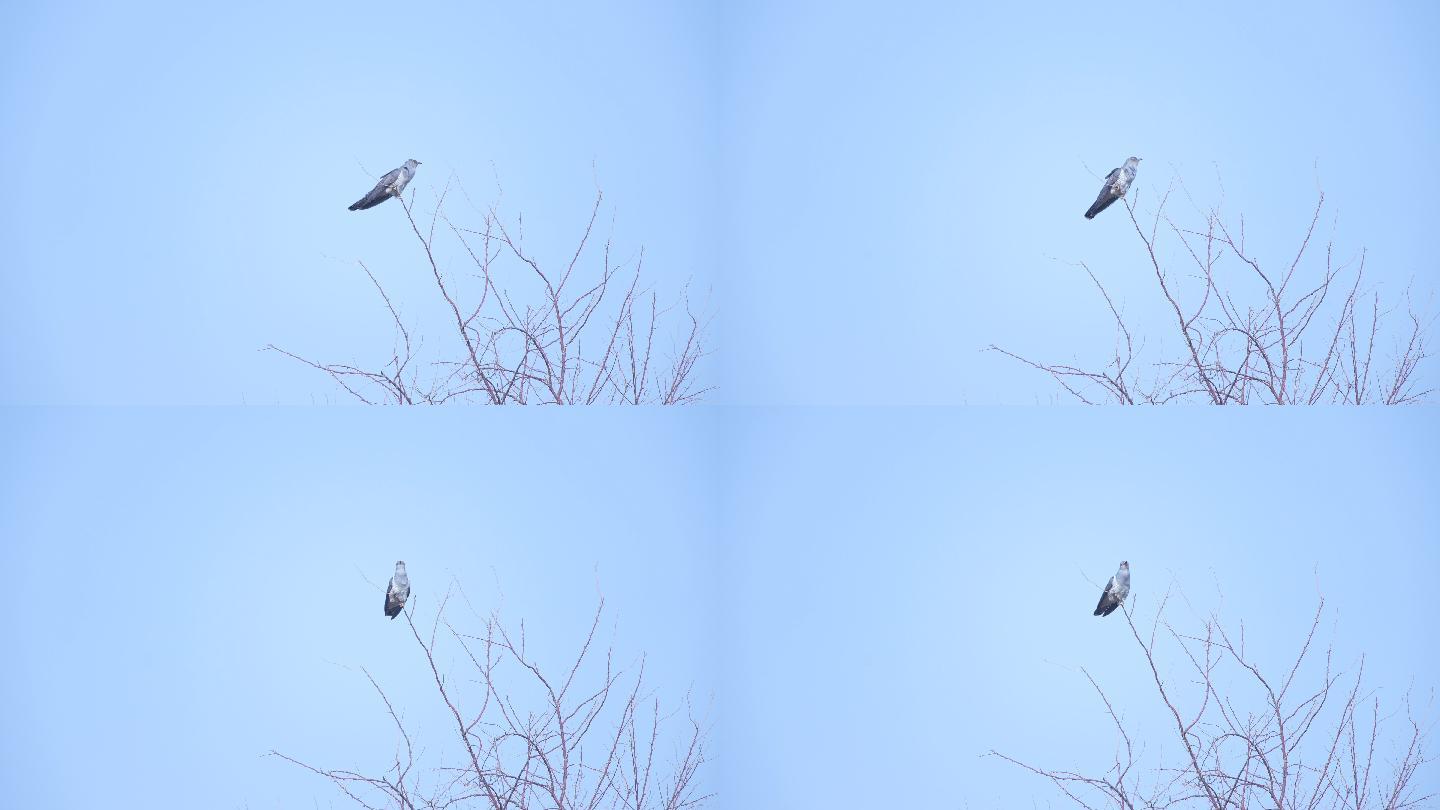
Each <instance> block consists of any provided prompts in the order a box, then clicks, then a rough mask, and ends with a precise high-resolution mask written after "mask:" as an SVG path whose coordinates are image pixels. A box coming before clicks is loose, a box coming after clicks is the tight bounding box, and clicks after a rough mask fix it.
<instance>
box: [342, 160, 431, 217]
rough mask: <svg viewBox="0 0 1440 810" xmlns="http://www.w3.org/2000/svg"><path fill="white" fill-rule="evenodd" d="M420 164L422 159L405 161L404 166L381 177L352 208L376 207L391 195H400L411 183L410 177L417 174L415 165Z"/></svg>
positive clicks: (357, 209) (353, 209)
mask: <svg viewBox="0 0 1440 810" xmlns="http://www.w3.org/2000/svg"><path fill="white" fill-rule="evenodd" d="M419 165H420V161H418V160H415V159H414V158H411V159H410V160H407V161H405V165H404V166H401V167H400V168H398V169H395V170H394V171H392V172H390V173H389V174H386V175H385V176H384V177H382V178H380V182H378V183H376V184H375V188H372V189H370V193H369V194H366V195H365V196H364V197H361V198H360V199H358V200H356V201H355V204H354V205H352V206H350V210H351V211H364V210H365V209H366V208H374V207H375V206H377V205H379V204H380V203H382V202H385V201H386V200H388V199H390V198H391V197H399V196H400V192H402V191H404V190H405V186H407V185H408V184H409V183H410V178H412V177H414V176H415V167H416V166H419Z"/></svg>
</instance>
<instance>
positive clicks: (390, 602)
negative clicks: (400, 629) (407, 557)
mask: <svg viewBox="0 0 1440 810" xmlns="http://www.w3.org/2000/svg"><path fill="white" fill-rule="evenodd" d="M409 598H410V577H408V576H406V575H405V561H404V560H396V562H395V576H393V577H390V587H389V588H388V589H386V591H385V615H386V616H389V617H390V618H391V619H394V618H395V617H396V616H399V615H400V611H401V610H402V609H404V607H405V600H406V599H409Z"/></svg>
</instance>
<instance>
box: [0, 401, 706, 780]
mask: <svg viewBox="0 0 1440 810" xmlns="http://www.w3.org/2000/svg"><path fill="white" fill-rule="evenodd" d="M712 422H713V415H711V414H706V413H703V412H701V411H697V410H687V411H683V412H672V411H649V412H641V411H634V412H626V413H615V412H610V413H604V412H598V411H595V412H590V413H589V414H588V415H587V414H586V413H582V412H580V411H575V412H573V413H568V414H564V415H562V414H559V413H541V412H539V411H510V412H507V415H506V416H502V417H501V418H500V419H498V420H489V421H487V422H486V424H485V425H483V426H482V425H479V424H477V423H476V422H475V421H474V420H473V419H471V418H469V417H468V416H466V413H465V412H462V411H455V412H452V413H449V414H448V417H447V416H446V415H444V414H438V413H437V414H433V415H431V416H430V417H427V418H425V419H419V420H417V419H415V418H413V417H407V416H402V415H401V414H400V413H399V412H395V418H375V416H372V415H370V414H369V413H368V412H366V413H362V412H359V411H355V410H349V409H347V410H344V411H340V412H327V413H324V414H322V413H320V412H317V411H309V410H293V409H284V410H269V411H256V410H253V409H251V410H241V409H226V410H215V409H204V410H194V411H174V410H158V411H135V410H124V409H122V410H114V411H107V412H103V413H97V412H94V411H88V410H55V409H52V410H47V411H40V412H36V411H14V410H11V411H7V412H6V413H5V419H4V421H3V427H0V447H3V458H4V459H5V462H4V463H3V464H0V538H3V539H4V542H3V543H0V570H3V571H5V572H6V573H5V579H6V582H7V583H8V585H9V588H10V589H11V590H10V591H9V592H8V594H7V605H8V618H7V620H6V621H5V623H4V629H3V630H0V645H3V649H4V650H5V651H6V652H5V666H4V667H0V717H4V718H5V719H4V722H3V723H0V728H3V731H0V786H3V792H4V794H5V796H6V800H5V802H6V805H7V806H16V807H56V808H60V807H65V808H81V807H141V806H144V807H196V806H204V807H217V808H219V807H224V808H241V807H251V808H262V807H266V808H282V807H312V806H319V807H345V806H351V805H349V803H348V800H345V799H344V797H343V796H340V795H339V793H338V792H337V791H335V790H334V788H333V787H332V786H331V785H330V784H329V783H328V782H326V781H325V780H323V779H321V778H319V777H317V776H314V775H311V774H308V773H305V772H303V771H301V770H300V769H299V768H298V767H296V766H294V765H291V764H288V763H285V762H283V761H280V760H277V759H274V758H270V757H265V756H264V754H265V753H266V752H268V751H269V750H271V749H278V750H280V751H282V752H284V753H287V754H289V755H292V756H295V757H297V758H300V759H302V760H305V761H309V762H312V763H314V764H316V765H318V766H325V767H335V768H353V769H355V770H361V771H367V772H371V773H374V772H378V771H383V770H384V769H385V765H386V758H387V757H390V756H393V754H394V751H395V736H394V730H393V727H392V726H391V725H390V720H389V718H388V717H387V716H386V715H385V707H384V705H383V704H382V703H380V701H379V698H378V697H377V696H376V695H375V693H374V691H373V689H372V688H371V686H370V684H369V683H368V682H367V681H366V680H365V678H364V675H363V674H362V673H361V672H360V670H359V668H360V667H366V668H368V669H369V670H370V672H371V674H373V675H374V676H375V678H376V680H377V681H379V682H380V683H381V684H382V685H383V686H384V687H385V688H386V689H387V691H388V693H389V695H390V697H391V699H392V701H394V702H395V703H396V706H397V708H398V709H399V710H400V711H401V712H402V713H403V714H404V716H405V717H406V719H407V721H409V722H410V723H411V730H412V733H414V734H415V735H416V738H417V739H418V740H420V741H422V743H423V744H424V745H425V747H426V748H427V749H428V750H429V751H430V753H431V755H432V756H435V755H437V754H438V753H439V752H441V751H444V752H446V756H447V757H453V755H454V747H455V746H454V745H451V744H450V743H453V742H454V736H453V729H452V728H451V727H450V726H449V725H448V724H449V723H450V722H452V721H451V720H449V719H448V717H447V716H446V715H444V713H443V705H442V704H440V702H439V701H438V699H437V698H436V696H435V691H434V684H433V681H432V680H431V676H430V673H429V671H428V669H426V665H425V661H424V658H423V657H421V655H420V652H419V651H418V649H417V648H416V646H415V642H414V639H413V638H412V637H411V636H410V631H409V628H407V627H405V626H404V625H403V624H402V623H401V622H402V621H403V620H402V619H397V620H395V621H393V622H392V621H389V620H387V619H386V618H385V617H384V615H383V612H382V609H381V608H382V603H383V601H384V593H383V590H382V589H383V588H384V586H385V583H386V582H387V581H388V579H389V577H390V574H391V572H392V571H393V568H394V564H395V560H396V559H403V560H405V561H406V564H407V568H408V569H409V574H410V579H411V587H412V598H413V599H414V600H415V601H414V604H413V605H412V607H413V609H414V610H415V611H417V614H416V615H417V623H418V620H423V619H425V618H426V617H427V616H429V617H433V615H434V614H433V611H434V609H435V607H436V604H437V600H438V599H439V597H440V596H441V594H442V593H443V592H444V591H445V589H446V588H447V587H449V586H450V584H451V583H452V582H458V583H459V584H460V585H461V586H463V587H464V589H465V593H466V595H467V596H468V599H469V604H470V605H472V606H473V607H474V609H475V610H476V611H478V612H479V614H481V615H482V616H483V615H486V614H488V613H489V612H490V611H491V610H492V609H497V608H498V609H499V610H500V612H501V615H502V617H504V618H506V619H508V620H509V621H510V622H511V629H512V630H514V629H516V627H515V626H516V625H518V622H519V621H520V620H522V619H523V620H524V621H525V624H526V628H527V631H528V635H527V640H528V643H529V645H530V649H531V651H532V652H533V653H535V654H536V655H537V657H538V658H539V660H541V661H543V662H546V664H547V668H548V669H550V670H552V671H554V669H555V668H557V667H559V666H560V665H562V664H563V665H565V666H567V667H568V665H569V664H570V663H571V661H572V660H573V658H567V657H566V656H573V655H574V653H575V652H576V651H577V650H578V649H579V644H580V642H581V641H583V639H584V634H585V632H586V631H588V630H589V628H590V621H591V619H592V617H593V612H594V610H595V607H596V604H597V598H598V595H599V594H600V593H603V594H604V597H605V600H606V615H605V616H604V618H603V620H602V621H603V623H602V626H601V631H600V637H599V638H600V641H601V643H602V644H604V643H609V642H612V641H613V644H614V651H615V661H616V663H617V665H618V666H623V667H630V666H632V665H633V664H634V663H635V662H636V661H637V659H638V657H639V656H640V655H641V654H642V653H644V654H647V661H646V672H647V680H648V681H649V683H650V685H651V686H652V687H653V688H655V690H656V692H655V694H656V696H657V697H659V698H661V699H662V701H664V705H666V706H667V707H669V708H681V707H683V701H684V699H685V697H686V694H687V692H688V693H690V694H691V695H692V696H693V698H694V702H695V705H696V708H697V711H700V712H708V713H709V715H708V716H709V718H710V719H711V720H712V721H713V719H714V706H713V705H712V702H711V701H712V698H713V697H714V696H715V695H716V694H717V686H718V684H717V681H716V677H715V673H716V672H717V671H718V667H717V663H716V661H715V659H714V650H715V644H714V639H715V637H716V636H717V633H718V631H717V629H716V627H715V626H714V620H715V617H716V613H715V611H714V607H713V606H714V604H715V603H716V595H715V588H716V584H717V580H716V579H715V577H714V574H713V572H714V569H715V566H716V559H717V549H718V547H719V546H718V542H717V539H716V532H717V529H718V526H719V517H718V515H717V513H716V509H717V508H718V499H717V497H716V494H717V492H718V489H717V485H716V483H715V480H716V479H715V476H716V474H717V465H715V464H713V463H706V460H707V459H709V458H712V457H713V456H714V454H715V453H714V447H713V445H712V442H713V439H712V437H713V435H714V430H713V428H712V427H710V425H711V423H712ZM367 579H368V581H367ZM457 599H458V597H457ZM449 615H450V616H451V618H452V619H454V620H455V621H456V622H457V626H459V627H460V628H461V629H462V630H464V631H467V632H476V633H478V632H479V621H478V620H476V619H474V618H473V616H472V615H471V614H470V613H469V612H468V607H467V606H466V605H465V604H464V603H462V602H458V601H457V603H455V604H452V606H451V612H450V614H449ZM602 651H603V647H602V648H601V649H600V650H597V652H602ZM602 661H603V659H602ZM441 665H442V667H445V668H446V669H447V671H448V672H449V674H450V676H451V678H452V680H454V681H456V682H463V681H462V680H461V679H463V678H464V677H466V675H465V673H466V672H467V671H468V666H464V665H461V664H459V663H458V662H454V661H452V660H450V659H449V658H448V657H446V658H442V660H441ZM663 753H665V754H667V755H668V753H669V749H668V748H666V749H664V752H663ZM448 761H450V762H453V759H449V760H448ZM82 771H83V773H81V772H82ZM712 787H713V783H712ZM312 797H313V798H312Z"/></svg>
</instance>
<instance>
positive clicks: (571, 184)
mask: <svg viewBox="0 0 1440 810" xmlns="http://www.w3.org/2000/svg"><path fill="white" fill-rule="evenodd" d="M714 16H715V15H714V11H713V9H707V7H705V6H698V5H697V6H695V7H693V8H692V7H691V6H690V5H688V4H671V3H661V2H635V3H624V2H622V3H620V4H615V3H591V4H579V5H576V6H574V7H572V8H570V9H569V10H567V11H566V12H565V13H557V12H556V11H555V10H553V9H551V8H548V7H545V6H538V5H537V6H532V5H529V4H518V5H517V4H513V3H507V4H495V3H490V4H473V3H468V4H467V3H446V4H439V5H431V6H423V7H406V8H405V9H400V8H397V7H395V6H394V5H393V4H387V3H368V4H367V3H343V4H342V3H332V4H310V5H305V6H303V7H302V6H296V5H294V4H292V3H274V2H271V3H260V4H248V5H246V6H245V7H243V8H240V7H236V8H227V9H200V8H197V7H194V6H190V5H186V4H183V3H147V2H141V3H138V4H130V5H127V6H125V7H124V8H118V7H112V6H109V5H107V4H103V3H91V4H82V5H79V6H75V5H67V6H55V5H52V4H41V3H20V4H14V3H10V4H6V7H5V10H4V11H3V12H0V19H3V21H4V23H5V25H4V26H3V28H4V31H5V33H4V34H3V35H0V36H4V37H5V40H6V47H5V49H4V54H3V55H0V60H3V61H0V116H3V119H0V120H3V127H0V145H3V148H4V151H5V153H6V154H7V155H9V156H10V158H11V161H12V164H13V166H14V172H15V174H13V175H12V182H13V183H14V185H12V187H11V192H10V193H9V194H6V195H5V198H4V201H3V202H0V237H3V239H4V241H5V243H6V244H7V245H9V246H10V248H9V259H7V261H6V262H5V263H4V272H3V274H0V302H3V303H0V324H3V326H0V337H3V340H0V344H3V346H4V349H3V353H0V390H3V392H4V399H5V401H9V402H29V403H61V404H64V403H95V404H110V403H126V404H129V403H153V404H175V403H207V404H227V405H229V404H241V403H250V404H257V403H259V404H265V403H276V402H278V403H309V402H312V401H314V402H325V401H329V400H331V399H338V397H335V396H334V393H335V390H336V389H335V387H334V386H333V385H332V384H330V383H329V381H328V380H326V379H324V378H322V377H319V376H317V375H316V374H315V373H314V372H312V371H310V370H308V369H305V368H304V367H302V366H299V365H298V364H295V363H294V362H293V361H288V360H286V359H285V358H282V357H279V356H277V355H274V354H269V353H264V354H262V353H260V352H259V349H260V348H261V347H263V346H265V345H266V344H269V343H274V344H277V345H280V346H282V347H285V348H288V349H291V350H293V351H297V352H300V353H303V354H307V355H310V356H315V357H318V358H320V359H323V360H327V361H336V362H361V361H365V360H368V359H371V358H375V357H379V358H380V361H379V362H383V360H384V358H385V357H388V354H385V353H386V352H388V351H389V349H390V345H391V331H390V330H391V327H390V324H389V320H388V317H387V316H386V314H385V311H384V309H383V306H382V304H381V302H380V300H379V299H378V298H377V297H376V295H375V291H374V290H373V288H371V286H370V282H369V281H368V280H367V279H366V278H365V276H364V274H363V273H362V271H361V270H360V269H359V268H358V267H357V266H356V264H355V262H356V261H357V260H364V261H366V263H367V264H368V265H369V267H370V268H371V269H372V270H373V271H375V273H376V275H377V277H379V278H380V279H381V280H382V281H383V282H384V283H385V284H386V286H387V288H388V289H389V290H390V292H391V295H392V296H393V297H394V298H395V300H396V301H397V303H398V304H399V305H400V306H401V308H402V310H403V311H404V312H405V314H406V316H407V319H409V320H410V323H411V324H412V325H414V324H416V323H423V322H425V321H426V319H428V318H431V317H433V316H435V315H436V313H435V312H434V311H433V304H434V302H433V301H432V299H433V298H434V292H433V285H431V284H430V282H428V281H427V276H428V269H427V268H426V267H425V266H424V265H423V261H424V257H423V254H420V253H419V251H418V249H417V248H416V246H415V244H414V241H413V239H414V237H413V235H411V234H410V232H409V225H408V224H407V223H406V222H405V220H404V215H403V212H402V211H401V210H400V209H399V208H398V207H392V206H388V205H387V206H385V207H384V208H380V209H376V210H372V211H367V212H363V213H353V212H350V211H347V210H346V206H348V205H349V204H350V203H351V202H353V201H354V200H356V199H358V198H359V197H360V196H361V195H363V194H364V193H365V192H366V191H368V190H369V188H370V187H371V185H372V184H373V182H374V179H373V178H375V177H377V176H378V175H380V174H382V173H384V172H386V171H389V170H390V169H391V168H393V167H395V166H397V165H399V164H400V163H401V162H402V161H404V160H405V159H406V158H411V157H413V158H415V159H417V160H420V161H422V162H423V164H424V165H423V166H422V167H421V170H420V174H419V175H418V177H417V179H416V181H415V185H414V186H413V188H415V189H416V192H417V195H418V197H417V199H418V200H419V204H420V207H421V208H422V209H424V207H425V206H426V205H428V204H429V202H428V201H430V200H433V199H434V195H435V194H436V193H437V192H438V191H439V190H440V188H441V187H442V186H443V185H444V183H445V181H446V179H447V178H448V177H450V176H451V175H452V173H453V174H454V176H456V177H458V178H459V179H460V181H462V182H463V183H464V184H465V188H466V190H467V191H468V193H469V196H470V200H471V201H473V203H474V205H475V206H476V207H477V209H479V210H472V209H471V208H470V206H469V205H466V204H464V203H463V202H460V201H458V200H456V201H452V203H451V205H450V207H449V210H450V211H451V213H452V215H453V216H455V218H456V219H457V220H458V221H459V222H460V223H461V224H465V225H468V226H470V227H477V228H478V227H480V220H481V213H480V210H483V208H484V206H486V205H488V204H490V203H492V202H497V201H498V202H500V203H501V209H502V211H504V212H506V213H508V214H509V215H511V216H512V217H513V216H515V215H517V214H521V213H523V214H524V215H525V222H526V228H525V233H526V240H527V245H528V246H529V247H530V248H531V249H532V250H534V251H535V252H536V253H537V254H538V255H540V257H541V259H542V260H547V259H548V260H550V261H551V262H554V261H560V260H562V259H568V258H569V257H570V251H573V250H574V246H575V243H576V242H577V241H578V239H579V236H580V234H581V233H582V231H583V228H584V225H585V222H586V218H587V217H588V215H589V213H590V205H591V202H592V199H593V196H594V191H595V187H596V185H597V183H598V185H600V186H601V187H603V188H604V190H605V193H606V197H607V201H608V202H609V203H610V204H611V207H609V208H607V210H606V216H605V218H604V219H602V221H601V233H602V234H605V235H613V237H614V239H615V245H616V252H617V255H633V254H635V253H636V252H637V251H638V250H639V248H640V247H642V246H643V247H644V248H645V251H646V272H647V274H648V277H649V278H650V280H651V281H652V282H653V283H655V284H656V285H657V287H658V289H659V290H660V291H661V292H662V294H664V293H665V292H667V291H673V292H674V293H678V291H679V290H680V288H681V286H682V285H683V284H684V283H685V282H686V281H687V280H691V281H692V287H693V289H694V290H696V292H697V298H699V299H701V302H702V303H703V293H704V292H705V291H706V290H708V289H709V288H710V287H712V286H713V283H714V276H715V270H716V267H715V258H714V253H715V251H714V249H713V240H714V239H715V238H716V234H715V232H714V230H713V227H712V226H713V222H714V220H715V206H716V199H715V196H714V195H715V184H714V170H715V165H716V161H717V154H718V153H717V149H716V148H715V140H716V138H717V136H718V132H717V127H716V125H715V121H716V114H717V111H716V100H715V96H714V94H713V91H712V89H713V87H714V84H715V79H714V68H715V58H714V54H715V48H716V45H717V43H716V40H715V26H714V22H713V18H714ZM141 172H145V173H147V174H145V175H143V177H144V178H145V179H143V180H138V179H137V176H141V175H139V173H141ZM367 172H368V173H367ZM497 179H498V181H499V183H500V184H501V185H502V186H503V189H504V194H503V198H502V197H501V195H500V194H499V192H498V191H497V190H496V183H497ZM512 224H513V223H512ZM440 259H441V261H442V262H444V263H445V264H444V266H445V267H446V268H447V269H448V270H451V271H452V272H456V273H458V272H460V271H461V270H463V268H464V263H463V262H462V261H461V256H460V255H459V249H458V248H455V247H453V246H452V247H449V248H447V249H446V251H444V252H443V254H442V256H441V257H440ZM711 305H712V308H713V302H711ZM431 322H433V321H431ZM442 323H443V322H442ZM427 331H428V333H429V334H430V335H432V340H433V341H438V340H439V339H440V338H441V337H442V335H441V330H440V329H439V328H435V329H431V330H427ZM378 364H379V363H378V362H377V363H376V365H378Z"/></svg>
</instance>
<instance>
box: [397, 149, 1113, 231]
mask: <svg viewBox="0 0 1440 810" xmlns="http://www.w3.org/2000/svg"><path fill="white" fill-rule="evenodd" d="M1138 168H1140V158H1137V157H1132V158H1130V159H1129V160H1127V161H1125V165H1124V166H1121V167H1120V168H1118V169H1111V170H1110V173H1109V174H1107V175H1105V187H1104V188H1102V189H1100V196H1099V197H1096V198H1095V204H1094V205H1092V206H1090V210H1089V211H1086V212H1085V218H1086V219H1094V218H1095V215H1096V214H1098V213H1100V212H1101V211H1104V210H1105V209H1106V208H1109V207H1110V203H1113V202H1115V201H1116V200H1118V199H1120V198H1121V197H1124V196H1125V192H1127V191H1129V190H1130V184H1131V183H1133V182H1135V170H1136V169H1138ZM372 193H373V192H372Z"/></svg>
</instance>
